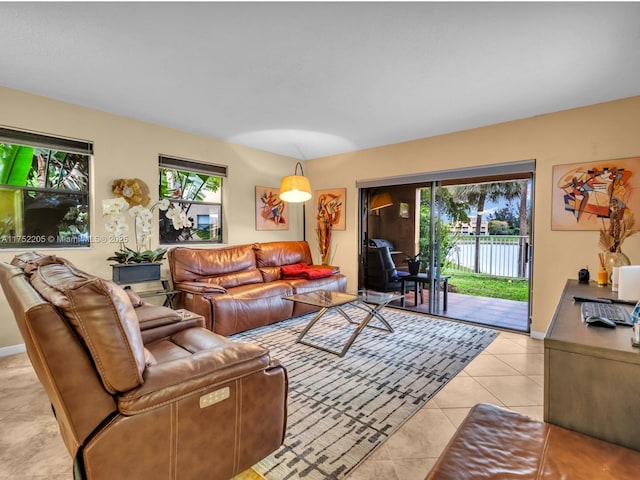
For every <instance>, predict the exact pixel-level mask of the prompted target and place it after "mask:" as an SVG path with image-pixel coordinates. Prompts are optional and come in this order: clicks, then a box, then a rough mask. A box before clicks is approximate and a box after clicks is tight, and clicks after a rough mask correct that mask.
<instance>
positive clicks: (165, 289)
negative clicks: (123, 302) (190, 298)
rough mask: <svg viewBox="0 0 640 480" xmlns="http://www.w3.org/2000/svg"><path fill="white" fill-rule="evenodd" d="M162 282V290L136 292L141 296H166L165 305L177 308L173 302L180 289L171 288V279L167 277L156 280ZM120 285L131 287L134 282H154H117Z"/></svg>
mask: <svg viewBox="0 0 640 480" xmlns="http://www.w3.org/2000/svg"><path fill="white" fill-rule="evenodd" d="M155 281H157V282H160V285H162V288H161V289H160V290H149V291H141V292H138V291H136V293H137V294H138V296H139V297H140V298H150V297H164V303H163V306H165V307H169V308H175V304H174V302H173V300H174V298H175V296H176V295H178V294H179V293H180V291H178V290H173V289H172V288H171V280H169V279H166V278H161V279H160V280H155ZM116 283H117V284H118V285H122V286H123V288H131V284H134V283H153V282H116Z"/></svg>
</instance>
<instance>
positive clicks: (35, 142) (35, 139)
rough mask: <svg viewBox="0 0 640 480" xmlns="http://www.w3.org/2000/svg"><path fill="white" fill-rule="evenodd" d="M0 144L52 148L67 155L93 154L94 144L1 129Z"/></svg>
mask: <svg viewBox="0 0 640 480" xmlns="http://www.w3.org/2000/svg"><path fill="white" fill-rule="evenodd" d="M0 143H11V144H14V145H24V146H29V147H40V148H50V149H52V150H58V151H62V152H67V153H80V154H83V155H92V154H93V143H91V142H87V141H84V140H74V139H70V138H61V137H53V136H50V135H44V134H42V133H35V132H27V131H23V130H14V129H11V128H5V127H0Z"/></svg>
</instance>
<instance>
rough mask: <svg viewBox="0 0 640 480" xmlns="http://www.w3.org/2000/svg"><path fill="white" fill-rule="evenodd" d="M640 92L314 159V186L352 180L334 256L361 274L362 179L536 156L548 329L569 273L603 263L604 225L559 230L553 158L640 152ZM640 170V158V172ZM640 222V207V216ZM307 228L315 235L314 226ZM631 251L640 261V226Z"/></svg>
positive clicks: (539, 283) (540, 276) (539, 281)
mask: <svg viewBox="0 0 640 480" xmlns="http://www.w3.org/2000/svg"><path fill="white" fill-rule="evenodd" d="M639 125H640V97H633V98H629V99H624V100H618V101H614V102H609V103H604V104H598V105H593V106H589V107H585V108H579V109H574V110H568V111H564V112H560V113H553V114H548V115H541V116H538V117H533V118H529V119H524V120H519V121H514V122H509V123H504V124H499V125H493V126H489V127H485V128H478V129H474V130H469V131H464V132H458V133H454V134H450V135H442V136H438V137H432V138H425V139H421V140H416V141H412V142H405V143H400V144H395V145H387V146H383V147H379V148H374V149H370V150H363V151H359V152H354V153H348V154H344V155H336V156H332V157H328V158H322V159H314V160H310V161H309V162H307V165H306V167H305V172H307V173H308V175H309V176H310V178H311V181H312V185H313V188H318V189H325V188H335V187H343V186H346V187H347V217H346V221H347V230H346V231H344V232H342V231H336V232H334V235H333V238H334V242H335V243H334V245H335V247H337V248H335V255H334V259H333V263H334V264H336V265H340V266H341V268H342V270H343V272H344V273H346V274H347V275H348V276H349V281H350V285H355V283H354V281H355V280H354V279H356V278H357V257H358V245H357V243H358V240H357V228H358V226H357V225H358V212H357V209H358V205H357V200H358V198H357V190H356V188H355V184H356V181H358V180H365V179H373V178H384V177H393V176H399V175H407V174H414V173H415V174H418V173H425V172H434V171H439V170H451V169H456V168H465V167H472V166H478V165H489V164H499V163H506V162H514V161H519V160H529V159H535V160H536V184H535V203H534V215H535V222H534V249H535V250H534V259H533V297H532V298H533V307H532V313H533V324H532V330H533V331H534V332H535V333H536V334H541V333H544V332H545V330H546V328H547V326H548V324H549V321H550V319H551V317H552V316H553V312H554V309H555V306H556V303H557V301H558V298H559V297H560V293H561V292H562V288H563V286H564V283H565V281H566V279H567V278H576V277H577V271H578V270H579V269H580V268H583V267H584V266H585V265H588V266H589V270H590V272H591V274H592V278H594V277H593V276H594V275H595V274H596V273H597V270H598V259H597V253H598V251H599V248H598V232H564V231H552V230H551V200H550V196H551V191H552V184H551V174H552V167H553V165H562V164H568V163H576V162H585V161H592V160H604V159H614V158H626V157H633V156H640V135H639V134H638V132H640V127H639ZM636 175H640V165H639V166H638V172H637V173H636ZM637 220H638V223H637V224H640V215H639V218H638V219H637ZM307 235H308V236H309V235H312V233H311V232H310V231H309V227H307ZM623 251H624V252H625V253H626V254H627V255H628V256H629V258H630V259H631V262H632V263H634V264H640V234H639V235H636V236H634V237H631V238H629V239H627V241H626V242H625V244H624V247H623Z"/></svg>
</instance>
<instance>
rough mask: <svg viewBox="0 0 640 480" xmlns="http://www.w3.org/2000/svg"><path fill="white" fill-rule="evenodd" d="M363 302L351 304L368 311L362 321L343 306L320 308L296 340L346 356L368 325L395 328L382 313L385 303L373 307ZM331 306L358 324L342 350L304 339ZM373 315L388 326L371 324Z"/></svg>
mask: <svg viewBox="0 0 640 480" xmlns="http://www.w3.org/2000/svg"><path fill="white" fill-rule="evenodd" d="M361 303H362V305H360V304H358V303H352V304H351V305H353V306H354V307H357V308H359V309H361V310H365V311H367V312H368V313H367V316H366V317H365V318H364V320H362V321H361V322H355V321H353V320H352V319H351V318H350V317H349V315H348V314H347V313H346V312H345V311H344V310H343V309H342V308H340V306H335V307H325V308H323V309H322V310H320V311H319V312H318V313H317V314H316V316H315V317H313V319H312V320H311V321H310V322H309V323H308V324H307V326H306V327H305V328H304V330H302V332H301V333H300V335H299V336H298V338H297V340H296V343H301V344H302V345H307V346H308V347H313V348H317V349H319V350H323V351H325V352H329V353H333V354H334V355H338V356H339V357H344V355H345V354H346V353H347V351H348V350H349V348H351V345H353V342H355V340H356V338H358V335H360V332H362V330H364V328H365V327H367V326H368V327H370V328H375V329H377V330H383V331H387V332H393V328H392V327H391V325H389V322H387V320H386V319H385V318H384V317H383V316H382V314H381V313H380V310H382V308H383V307H384V306H385V304H378V305H376V307H375V308H371V306H370V305H369V304H368V303H365V302H361ZM329 308H335V309H336V310H337V311H338V313H340V315H342V316H343V317H344V318H345V319H346V320H347V322H349V323H351V324H357V325H358V327H357V328H356V329H355V330H354V332H353V333H352V334H351V336H350V337H349V340H348V341H347V343H346V344H345V346H344V347H342V350H341V351H337V350H332V349H330V348H327V347H323V346H322V345H317V344H315V343H311V342H308V341H307V340H303V337H304V336H305V335H306V334H307V333H308V332H309V330H311V328H312V327H313V326H314V325H315V324H316V323H317V322H318V320H320V318H322V316H323V315H324V314H325V313H326V312H327V310H329ZM373 317H376V318H377V319H378V320H380V321H381V322H382V324H383V325H384V326H385V327H386V328H382V327H376V326H375V325H369V322H370V321H371V319H372V318H373Z"/></svg>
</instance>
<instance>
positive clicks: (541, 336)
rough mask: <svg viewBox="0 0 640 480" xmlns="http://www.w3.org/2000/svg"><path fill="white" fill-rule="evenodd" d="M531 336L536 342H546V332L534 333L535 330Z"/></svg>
mask: <svg viewBox="0 0 640 480" xmlns="http://www.w3.org/2000/svg"><path fill="white" fill-rule="evenodd" d="M529 335H530V336H531V338H535V339H536V340H544V336H545V335H546V332H534V331H533V330H531V333H530V334H529Z"/></svg>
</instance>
